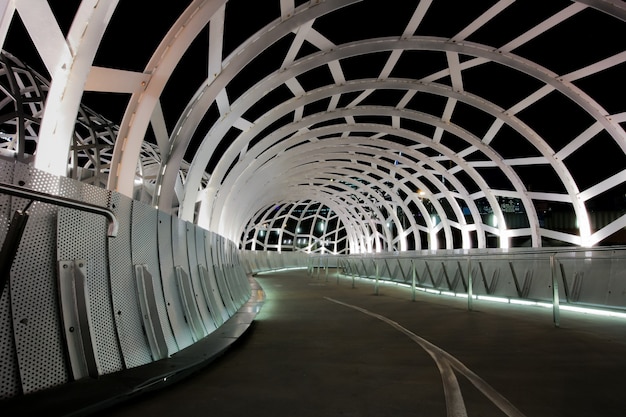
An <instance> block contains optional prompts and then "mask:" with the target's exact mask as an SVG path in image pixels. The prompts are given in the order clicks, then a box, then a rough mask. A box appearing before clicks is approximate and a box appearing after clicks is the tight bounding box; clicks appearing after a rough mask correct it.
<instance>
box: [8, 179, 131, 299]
mask: <svg viewBox="0 0 626 417" xmlns="http://www.w3.org/2000/svg"><path fill="white" fill-rule="evenodd" d="M0 193H3V194H7V195H10V196H13V197H20V198H24V199H27V200H30V201H29V202H28V204H26V207H25V208H23V209H22V210H16V211H15V213H13V217H12V218H11V222H10V223H9V228H8V230H7V235H6V237H5V239H4V242H3V244H2V249H1V250H0V296H2V293H3V292H4V288H5V287H6V284H7V282H8V280H9V275H10V271H11V266H12V265H13V260H14V259H15V255H16V254H17V249H18V247H19V244H20V241H21V240H22V235H23V234H24V229H25V228H26V223H27V222H28V216H29V215H28V210H29V208H30V206H31V204H32V203H33V202H34V201H40V202H42V203H47V204H54V205H56V206H59V207H66V208H71V209H75V210H80V211H84V212H88V213H93V214H98V215H101V216H104V217H106V219H107V223H108V227H107V236H109V237H115V236H117V232H118V229H119V223H118V221H117V218H116V217H115V214H114V213H113V212H112V211H111V210H109V209H107V208H104V207H100V206H96V205H93V204H89V203H84V202H82V201H79V200H73V199H70V198H66V197H61V196H57V195H53V194H48V193H43V192H40V191H35V190H31V189H29V188H25V187H21V186H18V185H14V184H7V183H4V182H0Z"/></svg>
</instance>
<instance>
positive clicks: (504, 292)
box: [308, 246, 626, 327]
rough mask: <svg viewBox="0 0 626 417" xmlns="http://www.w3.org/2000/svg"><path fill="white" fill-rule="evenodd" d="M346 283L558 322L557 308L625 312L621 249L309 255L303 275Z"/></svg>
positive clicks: (625, 252)
mask: <svg viewBox="0 0 626 417" xmlns="http://www.w3.org/2000/svg"><path fill="white" fill-rule="evenodd" d="M333 267H336V268H337V274H338V275H337V277H338V278H339V274H341V275H343V276H349V277H351V278H352V285H355V279H356V278H367V279H371V280H373V282H374V292H375V293H376V294H378V291H379V286H380V284H381V283H385V282H391V283H396V284H403V285H406V286H408V287H410V289H411V294H412V295H411V298H412V300H415V297H416V292H417V291H418V290H421V291H427V292H431V293H438V294H449V295H454V296H456V297H466V298H467V308H468V309H469V310H472V309H473V308H474V307H473V303H474V302H475V301H476V300H480V299H494V300H499V301H506V302H509V303H512V304H517V303H519V304H523V303H534V304H542V305H544V306H548V305H550V306H551V308H552V313H553V314H552V316H553V322H554V325H555V326H557V327H558V326H559V325H560V311H561V307H563V308H570V306H578V307H580V308H595V309H602V310H605V311H607V312H616V313H618V312H623V311H624V310H626V291H625V290H626V247H622V246H620V247H601V248H533V249H526V248H523V249H522V248H515V249H508V250H501V249H494V250H488V249H485V250H476V249H475V250H463V251H460V250H458V251H439V252H437V251H421V252H401V253H395V254H387V253H384V254H366V255H352V256H341V257H330V256H315V257H310V258H309V260H308V271H309V274H316V275H317V277H318V278H320V276H321V273H322V271H323V273H324V275H325V276H326V279H328V276H329V272H328V270H329V269H330V268H333Z"/></svg>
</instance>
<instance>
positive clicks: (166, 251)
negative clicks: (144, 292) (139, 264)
mask: <svg viewBox="0 0 626 417" xmlns="http://www.w3.org/2000/svg"><path fill="white" fill-rule="evenodd" d="M157 235H158V236H157V238H158V242H159V245H158V246H159V248H158V249H159V262H160V266H161V283H162V285H163V294H164V296H165V302H166V306H167V314H168V316H169V318H170V323H171V325H172V330H173V331H174V335H175V336H176V341H177V342H178V346H179V347H180V349H184V348H186V347H187V346H189V345H191V344H192V343H193V338H192V336H191V329H190V327H189V323H188V322H187V321H186V320H185V312H184V311H183V306H182V304H181V299H182V297H181V294H180V292H179V289H178V285H177V283H176V270H175V269H174V259H173V257H172V256H173V255H172V247H171V245H172V216H170V215H169V214H166V213H164V212H162V211H159V212H158V233H157ZM152 276H154V274H152Z"/></svg>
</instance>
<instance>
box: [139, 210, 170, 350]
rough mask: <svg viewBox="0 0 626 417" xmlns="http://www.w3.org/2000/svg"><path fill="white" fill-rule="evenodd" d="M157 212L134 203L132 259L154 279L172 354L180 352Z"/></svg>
mask: <svg viewBox="0 0 626 417" xmlns="http://www.w3.org/2000/svg"><path fill="white" fill-rule="evenodd" d="M158 221H159V219H158V217H157V211H156V210H155V209H154V208H152V207H150V206H149V205H147V204H144V203H141V202H139V201H133V210H132V230H131V235H132V243H131V245H132V249H133V250H132V257H133V264H134V265H145V266H146V268H147V269H148V272H149V273H150V274H151V275H152V277H153V278H154V293H155V295H156V297H157V308H158V311H159V320H160V322H161V325H162V326H163V335H164V337H165V341H166V343H167V349H168V351H169V352H170V353H174V352H178V350H179V345H178V344H177V343H176V342H177V341H176V339H175V338H174V333H172V327H171V325H170V321H169V317H168V311H167V309H166V302H165V299H164V298H163V287H162V286H161V270H160V268H159V252H158V248H157V236H156V232H157V224H158Z"/></svg>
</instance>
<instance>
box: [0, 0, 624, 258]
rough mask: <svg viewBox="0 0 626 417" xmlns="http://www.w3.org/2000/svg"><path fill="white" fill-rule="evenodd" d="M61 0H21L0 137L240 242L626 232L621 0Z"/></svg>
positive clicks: (357, 249)
mask: <svg viewBox="0 0 626 417" xmlns="http://www.w3.org/2000/svg"><path fill="white" fill-rule="evenodd" d="M56 3H62V4H56ZM56 3H55V4H48V3H46V2H39V3H37V4H35V5H33V4H32V3H31V2H26V1H16V2H7V4H5V5H3V6H2V7H3V8H4V10H3V12H4V13H3V16H4V18H3V20H2V23H1V24H0V34H1V35H2V40H3V50H5V51H6V52H7V53H8V54H7V55H5V58H4V59H3V65H4V66H3V68H4V73H5V75H6V74H8V73H9V72H10V71H11V70H16V68H22V69H21V70H20V71H24V68H25V66H24V65H23V64H21V63H20V60H22V61H23V62H24V63H25V64H27V65H28V66H29V67H30V70H31V71H33V74H36V75H31V76H30V78H29V77H25V76H21V77H20V76H12V77H13V78H14V80H21V81H20V82H17V83H14V84H13V85H14V86H16V87H15V88H17V89H19V87H17V86H21V94H22V96H26V97H30V102H31V104H30V108H20V107H19V106H17V105H16V106H17V108H18V110H17V112H18V115H19V114H22V113H21V112H26V113H28V116H29V117H27V118H26V120H35V121H36V123H34V122H29V123H31V124H28V123H26V125H28V126H26V127H24V128H20V129H16V128H15V127H14V128H13V131H11V130H10V127H9V126H11V125H14V124H17V125H19V123H17V122H13V121H12V120H16V119H11V118H7V121H6V122H4V124H3V125H0V127H1V128H2V130H3V132H4V133H3V140H4V144H3V148H4V149H3V151H4V153H3V155H6V156H9V157H16V158H18V159H23V160H25V161H28V162H31V163H33V164H34V166H35V167H36V168H40V169H44V170H46V171H49V172H51V173H56V174H58V175H68V176H73V177H76V178H79V179H84V180H85V181H90V182H92V183H94V184H95V185H100V186H104V187H107V188H109V189H112V190H116V191H119V192H121V193H123V194H126V195H129V196H133V197H134V198H137V199H142V200H145V201H149V202H151V204H153V205H154V206H155V207H158V208H159V209H161V210H164V211H167V212H171V213H178V215H179V216H180V217H181V218H183V219H185V220H190V221H194V222H195V223H196V224H198V225H200V226H203V227H205V228H207V229H209V230H212V231H214V232H217V233H219V234H221V235H223V236H225V237H226V238H228V239H232V240H234V241H236V242H240V247H241V248H242V249H263V250H278V251H284V250H294V251H295V250H299V251H307V252H322V253H325V252H330V253H363V252H372V251H404V250H415V249H427V248H428V249H437V248H439V249H443V248H445V249H457V248H463V249H469V248H485V247H501V248H507V247H512V246H533V247H539V246H555V245H556V246H559V245H574V246H593V245H607V244H616V243H622V244H623V243H626V237H624V230H625V228H626V185H625V182H626V131H625V128H624V127H625V126H626V101H625V100H624V96H625V95H626V81H625V79H624V76H623V75H624V73H626V63H625V62H626V50H625V46H626V44H625V42H624V39H626V22H625V20H626V3H624V2H622V1H609V0H605V1H598V0H584V1H565V0H563V1H560V0H559V1H551V2H528V1H521V0H520V1H514V0H498V1H495V0H492V1H482V2H455V1H449V0H422V1H399V0H395V1H386V2H374V1H354V0H325V1H321V0H314V1H294V0H280V1H279V0H273V1H265V2H248V1H245V0H230V1H225V0H221V1H220V0H217V1H206V0H205V1H199V0H198V1H190V2H187V4H170V3H172V2H169V3H166V4H162V5H160V6H159V7H160V11H159V13H157V14H156V15H155V14H153V13H147V12H146V10H147V8H150V7H153V4H152V3H151V2H148V1H135V2H116V1H111V2H98V1H95V0H85V1H82V2H56ZM25 40H28V41H29V42H26V41H25ZM11 55H14V56H15V57H16V58H15V59H13V60H12V59H10V58H7V57H10V56H11ZM6 76H7V77H8V75H6ZM45 80H49V83H46V82H45ZM9 84H10V83H9ZM34 86H39V87H41V86H43V87H41V88H34ZM28 87H33V88H30V89H29V88H28ZM7 96H10V94H7ZM36 97H39V103H40V104H39V105H35V104H32V103H35V102H36V101H37V100H35V98H36ZM44 103H45V105H44ZM5 105H6V104H5ZM37 106H39V107H37ZM26 107H28V106H26ZM22 116H23V114H22ZM35 116H36V117H35ZM16 118H17V117H16ZM20 120H22V121H23V120H24V118H23V117H22V118H21V119H20ZM94 121H98V122H97V123H95V122H94ZM22 123H23V122H22ZM35 125H36V126H35ZM99 126H100V127H102V126H105V127H106V128H99ZM79 127H80V129H79ZM19 132H22V133H19ZM98 132H99V133H98ZM33 142H35V143H36V151H35V150H34V146H33V145H32V143H33Z"/></svg>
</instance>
